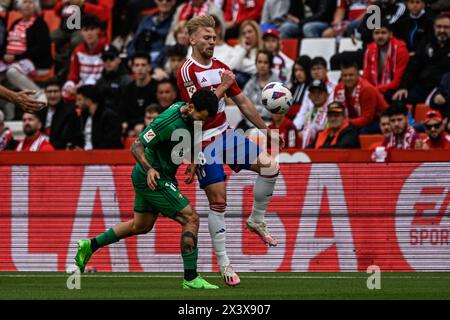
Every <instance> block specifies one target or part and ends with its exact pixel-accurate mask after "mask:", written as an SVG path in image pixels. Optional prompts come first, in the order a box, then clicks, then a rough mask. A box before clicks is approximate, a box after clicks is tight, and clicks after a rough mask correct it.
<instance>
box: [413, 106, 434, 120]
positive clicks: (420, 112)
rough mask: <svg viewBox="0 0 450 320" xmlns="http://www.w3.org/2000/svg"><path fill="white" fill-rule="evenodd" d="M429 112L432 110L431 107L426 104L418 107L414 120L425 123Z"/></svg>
mask: <svg viewBox="0 0 450 320" xmlns="http://www.w3.org/2000/svg"><path fill="white" fill-rule="evenodd" d="M429 110H430V106H429V105H426V104H418V105H416V110H415V112H414V119H415V120H416V121H417V122H423V121H424V120H425V116H426V114H427V112H428V111H429Z"/></svg>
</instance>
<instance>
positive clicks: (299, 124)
mask: <svg viewBox="0 0 450 320" xmlns="http://www.w3.org/2000/svg"><path fill="white" fill-rule="evenodd" d="M308 96H309V100H310V101H311V103H307V104H306V103H305V104H303V105H302V106H301V108H300V112H299V113H298V114H297V116H296V117H295V119H294V125H295V127H296V128H297V130H298V131H299V137H300V138H301V140H302V148H306V147H307V146H308V145H310V144H311V142H312V141H314V139H315V138H316V136H317V134H318V133H319V131H322V130H324V129H325V128H326V127H327V112H328V104H329V102H328V101H329V94H328V91H327V86H326V84H325V82H323V81H322V80H313V81H312V82H311V84H310V85H309V88H308Z"/></svg>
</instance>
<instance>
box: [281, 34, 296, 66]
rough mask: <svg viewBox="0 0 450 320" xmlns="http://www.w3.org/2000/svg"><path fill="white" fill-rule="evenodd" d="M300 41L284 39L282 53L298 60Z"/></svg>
mask: <svg viewBox="0 0 450 320" xmlns="http://www.w3.org/2000/svg"><path fill="white" fill-rule="evenodd" d="M298 46H299V41H298V39H282V40H281V51H282V52H283V53H284V54H285V55H287V56H288V57H289V58H291V59H292V60H294V61H295V60H297V57H298Z"/></svg>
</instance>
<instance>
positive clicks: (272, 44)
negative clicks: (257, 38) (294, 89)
mask: <svg viewBox="0 0 450 320" xmlns="http://www.w3.org/2000/svg"><path fill="white" fill-rule="evenodd" d="M263 43H264V49H266V50H268V51H270V52H271V53H272V55H273V68H272V72H273V74H274V75H276V76H277V77H278V78H279V80H280V81H281V82H282V83H285V82H286V81H287V80H288V79H290V77H291V70H292V66H293V65H294V61H292V59H291V58H289V57H288V56H287V55H285V54H284V53H283V52H281V50H280V49H281V43H280V32H279V31H278V30H276V29H268V30H266V31H265V32H264V34H263Z"/></svg>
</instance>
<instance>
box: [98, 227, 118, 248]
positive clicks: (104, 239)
mask: <svg viewBox="0 0 450 320" xmlns="http://www.w3.org/2000/svg"><path fill="white" fill-rule="evenodd" d="M95 240H96V241H97V244H98V246H99V247H100V248H102V247H104V246H107V245H108V244H111V243H114V242H117V241H119V240H120V238H118V237H117V236H116V234H115V233H114V230H113V229H112V228H111V229H109V230H107V231H105V232H103V233H102V234H101V235H99V236H97V237H95Z"/></svg>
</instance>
